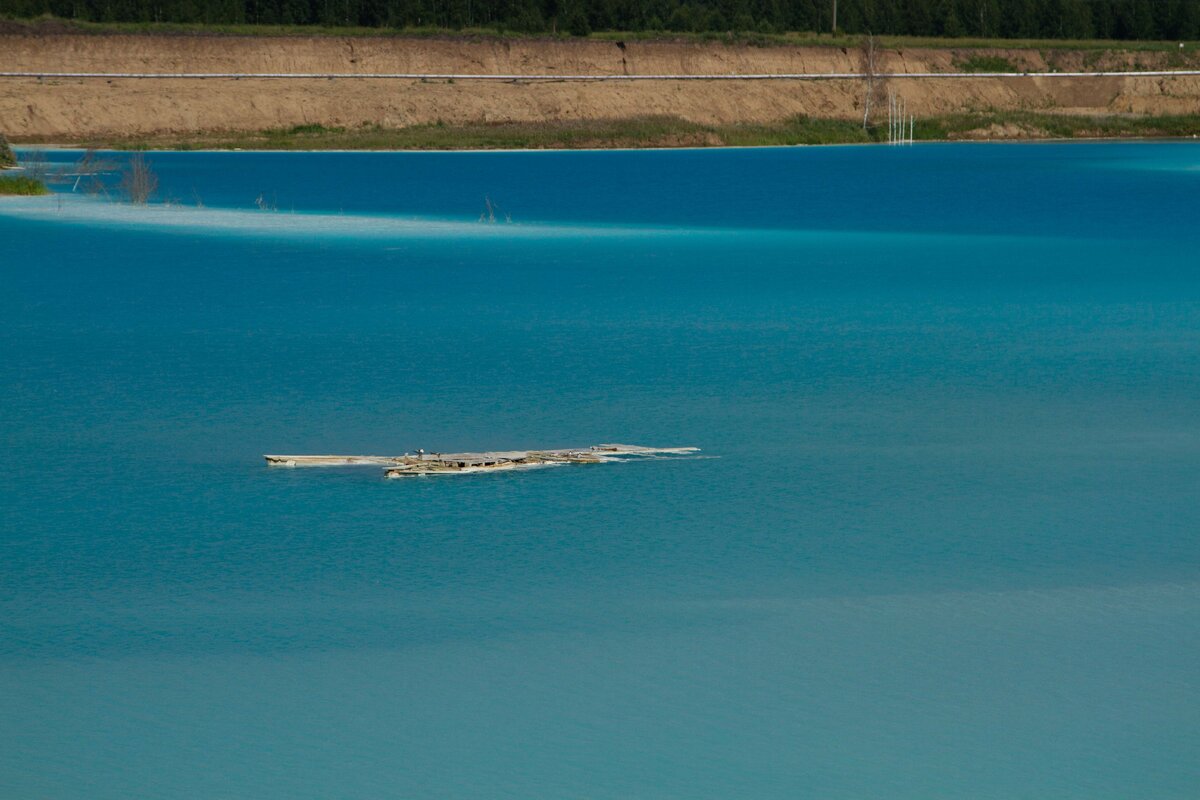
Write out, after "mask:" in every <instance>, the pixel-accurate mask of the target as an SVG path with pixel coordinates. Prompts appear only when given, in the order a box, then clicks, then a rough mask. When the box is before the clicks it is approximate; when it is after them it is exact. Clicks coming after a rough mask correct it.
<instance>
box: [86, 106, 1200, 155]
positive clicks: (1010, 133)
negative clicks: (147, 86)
mask: <svg viewBox="0 0 1200 800" xmlns="http://www.w3.org/2000/svg"><path fill="white" fill-rule="evenodd" d="M887 135H888V132H887V123H886V120H878V119H876V120H874V121H873V124H872V125H870V126H868V127H867V128H863V126H862V121H861V120H849V119H817V118H813V117H793V118H791V119H788V120H784V121H782V122H777V123H764V124H742V125H701V124H698V123H694V122H688V121H686V120H682V119H679V118H677V117H639V118H634V119H613V120H591V121H569V122H510V123H494V124H493V123H476V124H467V125H448V124H442V123H437V124H432V125H412V126H409V127H404V128H385V127H381V126H377V125H368V126H362V127H356V128H339V127H324V126H321V125H311V124H310V125H298V126H295V127H292V128H274V129H269V130H263V131H256V132H246V133H228V132H222V133H197V134H193V135H189V136H184V137H181V136H178V135H172V136H162V137H153V138H127V139H116V140H107V141H103V142H88V144H92V145H97V146H100V145H102V146H104V147H113V148H117V149H124V150H147V149H166V150H191V149H201V148H208V149H243V150H504V149H530V150H541V149H566V150H570V149H589V148H594V149H611V148H621V147H721V146H737V147H754V146H778V145H817V144H868V143H872V142H884V141H887ZM1197 135H1200V114H1186V115H1177V116H1155V117H1132V116H1117V115H1106V116H1087V115H1074V114H1053V113H1047V112H1032V111H1029V112H1024V111H1021V112H994V113H971V114H949V115H944V116H937V117H925V118H919V119H917V120H916V124H915V126H914V129H913V137H914V139H916V140H918V141H953V140H990V139H1104V138H1162V137H1171V138H1183V137H1195V136H1197Z"/></svg>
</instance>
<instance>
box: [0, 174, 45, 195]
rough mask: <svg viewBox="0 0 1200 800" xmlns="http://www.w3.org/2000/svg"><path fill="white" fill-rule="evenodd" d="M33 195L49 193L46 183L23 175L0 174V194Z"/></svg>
mask: <svg viewBox="0 0 1200 800" xmlns="http://www.w3.org/2000/svg"><path fill="white" fill-rule="evenodd" d="M4 194H9V195H12V194H17V195H35V194H50V190H49V189H47V188H46V184H44V183H42V182H41V181H38V180H34V179H33V178H28V177H25V176H24V175H11V176H5V175H0V195H4Z"/></svg>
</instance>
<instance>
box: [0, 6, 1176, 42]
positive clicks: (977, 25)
mask: <svg viewBox="0 0 1200 800" xmlns="http://www.w3.org/2000/svg"><path fill="white" fill-rule="evenodd" d="M833 8H834V0H0V16H7V17H15V18H19V19H23V18H33V17H38V16H42V15H52V16H56V17H62V18H66V19H75V20H85V21H90V22H173V23H201V24H210V25H229V24H234V25H239V24H249V25H323V26H362V27H371V28H387V29H402V28H447V29H462V28H489V29H494V30H501V31H503V30H511V31H518V32H527V33H543V32H545V33H550V32H554V33H570V34H573V35H577V36H582V35H587V34H588V33H590V32H592V31H634V32H637V31H663V32H679V33H684V32H690V33H708V32H711V33H724V32H738V33H781V32H784V31H829V30H831V29H832V27H833V25H834V20H833ZM836 23H837V29H838V30H839V31H842V32H845V33H851V34H859V33H875V34H881V35H908V36H946V37H954V36H980V37H988V38H1030V39H1032V38H1037V39H1126V40H1130V39H1143V40H1145V39H1177V40H1194V39H1197V38H1200V0H837V20H836Z"/></svg>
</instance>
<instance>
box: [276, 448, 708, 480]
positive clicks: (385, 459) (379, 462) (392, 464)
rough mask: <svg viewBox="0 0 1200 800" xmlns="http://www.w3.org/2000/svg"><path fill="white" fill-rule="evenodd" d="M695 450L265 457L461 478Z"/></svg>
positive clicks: (281, 462) (279, 462)
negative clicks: (481, 473)
mask: <svg viewBox="0 0 1200 800" xmlns="http://www.w3.org/2000/svg"><path fill="white" fill-rule="evenodd" d="M699 449H700V448H698V447H643V446H641V445H636V444H596V445H592V446H590V447H568V448H559V449H549V450H503V451H497V452H489V453H426V452H424V451H418V452H417V453H416V454H410V453H405V454H404V455H402V456H342V455H265V456H263V458H265V459H266V461H267V466H271V467H353V466H376V467H383V468H384V475H385V476H386V477H388V478H416V477H424V476H427V475H465V474H471V473H480V472H500V471H504V470H515V469H533V468H536V467H549V466H558V465H562V464H603V463H604V462H606V461H623V460H627V459H634V458H652V457H663V456H680V455H687V454H689V453H695V452H698V451H699Z"/></svg>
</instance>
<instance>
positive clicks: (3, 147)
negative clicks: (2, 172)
mask: <svg viewBox="0 0 1200 800" xmlns="http://www.w3.org/2000/svg"><path fill="white" fill-rule="evenodd" d="M16 165H17V156H16V154H15V153H13V151H12V148H11V147H9V146H8V139H5V138H4V134H3V133H0V169H4V168H5V167H15V166H16Z"/></svg>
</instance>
